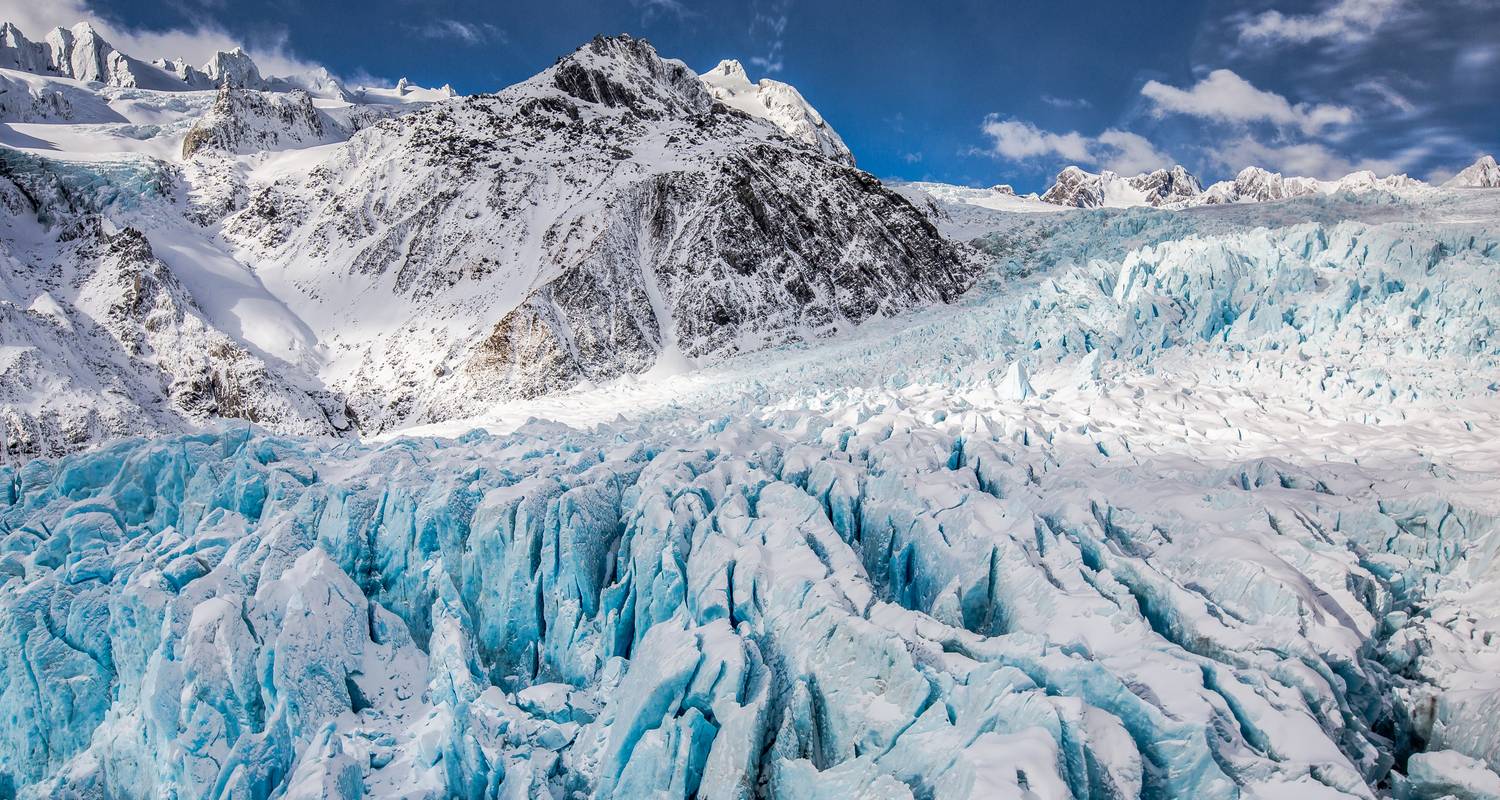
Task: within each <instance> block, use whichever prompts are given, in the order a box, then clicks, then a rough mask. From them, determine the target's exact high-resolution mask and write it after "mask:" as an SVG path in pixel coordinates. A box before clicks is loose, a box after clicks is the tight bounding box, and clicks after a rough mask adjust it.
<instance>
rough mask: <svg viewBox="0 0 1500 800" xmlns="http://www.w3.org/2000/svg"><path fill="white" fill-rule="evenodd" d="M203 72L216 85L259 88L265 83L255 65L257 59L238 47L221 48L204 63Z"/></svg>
mask: <svg viewBox="0 0 1500 800" xmlns="http://www.w3.org/2000/svg"><path fill="white" fill-rule="evenodd" d="M203 74H204V75H206V76H208V80H209V82H210V83H212V84H213V85H215V86H239V87H246V88H252V89H254V88H259V87H260V86H261V85H263V84H264V83H265V81H264V80H262V78H261V75H260V69H259V68H257V67H256V66H255V61H254V60H253V59H252V58H250V54H249V53H246V52H245V51H244V50H242V49H240V48H238V47H236V48H234V49H233V50H228V51H225V50H220V51H219V52H217V53H214V56H213V58H211V59H209V61H208V63H207V64H204V65H203Z"/></svg>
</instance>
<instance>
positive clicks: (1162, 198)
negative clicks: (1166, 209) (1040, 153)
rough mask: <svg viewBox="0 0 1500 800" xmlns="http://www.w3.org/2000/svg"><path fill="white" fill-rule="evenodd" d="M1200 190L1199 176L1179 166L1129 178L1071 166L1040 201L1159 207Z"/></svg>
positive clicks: (1059, 175)
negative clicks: (1196, 176)
mask: <svg viewBox="0 0 1500 800" xmlns="http://www.w3.org/2000/svg"><path fill="white" fill-rule="evenodd" d="M1200 191H1202V190H1201V188H1200V187H1199V185H1198V179H1197V178H1195V177H1193V176H1192V174H1191V173H1189V172H1188V171H1187V170H1186V169H1184V168H1182V167H1181V166H1175V167H1173V168H1171V169H1170V170H1167V169H1159V170H1156V171H1154V172H1143V173H1141V174H1140V175H1136V176H1135V177H1132V178H1125V177H1121V176H1120V175H1117V174H1115V173H1113V172H1110V171H1108V170H1105V171H1104V172H1102V173H1097V174H1096V173H1092V172H1087V171H1085V170H1083V169H1080V168H1078V167H1071V166H1070V167H1067V168H1065V169H1063V171H1062V172H1059V173H1058V174H1057V179H1056V180H1055V181H1053V183H1052V186H1051V187H1050V188H1048V189H1047V191H1046V192H1044V193H1043V194H1042V200H1043V201H1044V202H1048V203H1052V204H1054V205H1060V206H1073V207H1075V208H1100V207H1104V206H1130V205H1150V206H1162V205H1167V204H1169V203H1177V202H1181V201H1183V200H1186V199H1188V198H1191V197H1193V196H1195V195H1197V194H1198V193H1199V192H1200Z"/></svg>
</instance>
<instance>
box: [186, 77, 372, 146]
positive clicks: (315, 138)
mask: <svg viewBox="0 0 1500 800" xmlns="http://www.w3.org/2000/svg"><path fill="white" fill-rule="evenodd" d="M330 122H331V121H330V120H326V119H325V117H324V115H323V114H322V113H321V112H319V111H318V109H317V108H315V107H314V106H313V102H312V97H311V96H310V95H309V94H308V93H307V92H289V93H287V94H276V93H272V92H261V91H256V90H254V89H243V88H237V87H236V85H234V84H232V83H225V84H223V85H222V86H221V87H220V88H219V94H218V97H216V98H215V99H214V104H213V105H212V106H211V107H210V108H209V110H208V113H206V114H204V115H203V117H202V118H200V119H199V120H198V122H197V123H195V124H194V125H193V129H192V130H190V131H188V134H187V137H186V138H185V139H183V142H182V155H183V157H184V158H192V157H193V156H194V155H195V154H197V153H198V152H199V151H202V150H216V151H219V152H222V153H254V152H261V151H267V150H283V149H286V148H288V147H307V146H309V145H314V144H327V143H329V142H334V141H339V140H340V139H343V138H344V137H343V136H340V135H338V134H339V133H341V132H339V131H336V130H330V128H332V127H333V126H332V125H331V124H330Z"/></svg>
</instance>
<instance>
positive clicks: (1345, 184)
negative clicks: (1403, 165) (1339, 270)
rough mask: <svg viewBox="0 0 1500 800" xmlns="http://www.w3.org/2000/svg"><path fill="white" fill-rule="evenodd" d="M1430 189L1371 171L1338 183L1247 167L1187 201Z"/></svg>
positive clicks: (1263, 199)
mask: <svg viewBox="0 0 1500 800" xmlns="http://www.w3.org/2000/svg"><path fill="white" fill-rule="evenodd" d="M1426 186H1427V184H1425V183H1423V182H1422V181H1419V180H1417V179H1415V178H1409V177H1407V176H1405V175H1389V176H1386V177H1384V178H1381V177H1377V176H1376V175H1375V173H1373V172H1370V171H1369V170H1361V171H1359V172H1353V173H1350V174H1349V175H1345V176H1344V177H1342V178H1340V179H1338V180H1336V181H1323V180H1318V179H1316V178H1296V177H1286V178H1283V177H1282V176H1281V173H1278V172H1271V171H1269V170H1264V169H1261V168H1259V167H1246V168H1245V169H1243V170H1241V171H1240V173H1239V174H1238V175H1236V176H1235V178H1234V180H1232V181H1220V182H1219V183H1215V184H1213V185H1212V186H1210V187H1208V188H1207V189H1205V190H1204V191H1203V193H1202V194H1200V195H1198V196H1196V197H1191V198H1187V203H1188V204H1192V205H1212V204H1215V203H1261V202H1267V201H1273V200H1285V199H1287V198H1291V197H1304V196H1307V195H1317V194H1324V195H1328V194H1338V193H1351V194H1362V193H1367V192H1372V191H1385V192H1404V191H1410V190H1418V189H1423V188H1426Z"/></svg>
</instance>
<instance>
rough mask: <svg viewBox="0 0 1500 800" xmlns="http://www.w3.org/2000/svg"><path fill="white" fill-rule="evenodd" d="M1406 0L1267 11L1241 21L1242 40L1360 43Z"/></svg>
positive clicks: (1355, 0)
mask: <svg viewBox="0 0 1500 800" xmlns="http://www.w3.org/2000/svg"><path fill="white" fill-rule="evenodd" d="M1404 3H1405V0H1335V2H1333V3H1332V4H1331V5H1329V6H1328V7H1326V8H1324V9H1323V10H1322V11H1320V12H1318V13H1316V14H1292V15H1287V14H1283V13H1281V12H1280V11H1275V10H1272V11H1265V12H1262V13H1260V14H1257V15H1254V16H1251V17H1246V18H1243V19H1241V20H1240V23H1239V34H1240V39H1241V40H1242V41H1245V42H1252V43H1262V44H1277V43H1282V42H1288V43H1293V44H1306V43H1308V42H1313V41H1318V40H1332V41H1335V42H1337V43H1339V44H1348V43H1351V42H1358V41H1362V40H1364V39H1367V38H1369V36H1370V35H1371V34H1373V33H1375V31H1377V30H1379V29H1380V28H1381V27H1383V26H1385V25H1386V24H1387V23H1388V22H1390V21H1391V20H1392V19H1394V18H1395V17H1396V16H1397V15H1398V14H1399V13H1400V12H1401V10H1402V6H1403V5H1404Z"/></svg>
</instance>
